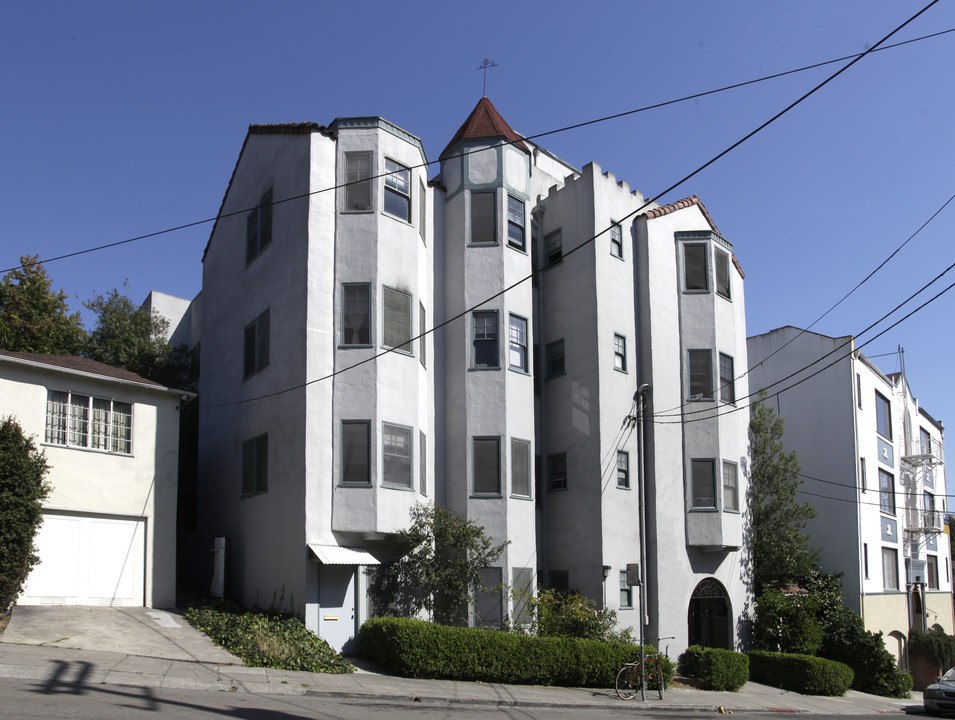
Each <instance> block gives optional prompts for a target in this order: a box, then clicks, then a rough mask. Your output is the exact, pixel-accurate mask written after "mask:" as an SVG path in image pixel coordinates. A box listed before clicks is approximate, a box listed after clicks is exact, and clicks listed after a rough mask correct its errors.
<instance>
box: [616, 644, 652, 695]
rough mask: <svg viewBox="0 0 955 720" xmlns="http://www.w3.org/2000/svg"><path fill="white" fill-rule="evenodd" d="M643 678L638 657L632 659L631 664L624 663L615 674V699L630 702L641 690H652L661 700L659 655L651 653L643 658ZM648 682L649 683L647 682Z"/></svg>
mask: <svg viewBox="0 0 955 720" xmlns="http://www.w3.org/2000/svg"><path fill="white" fill-rule="evenodd" d="M643 671H644V673H643V676H641V675H640V656H639V655H637V656H636V657H634V659H633V661H632V662H628V663H624V664H623V667H621V668H620V670H619V671H618V672H617V679H616V681H615V682H614V687H615V688H616V690H617V697H619V698H620V699H621V700H632V699H633V698H634V696H635V695H636V694H637V691H638V690H640V689H641V688H653V687H655V689H656V691H657V692H658V693H659V694H660V699H661V700H662V699H663V689H664V688H663V667H662V666H661V664H660V653H651V654H649V655H646V656H644V658H643ZM647 681H649V682H647Z"/></svg>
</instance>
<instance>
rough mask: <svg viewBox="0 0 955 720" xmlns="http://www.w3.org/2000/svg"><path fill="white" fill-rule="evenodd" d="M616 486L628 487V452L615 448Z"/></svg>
mask: <svg viewBox="0 0 955 720" xmlns="http://www.w3.org/2000/svg"><path fill="white" fill-rule="evenodd" d="M617 487H618V488H629V487H630V453H628V452H626V451H625V450H617Z"/></svg>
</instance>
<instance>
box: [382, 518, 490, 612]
mask: <svg viewBox="0 0 955 720" xmlns="http://www.w3.org/2000/svg"><path fill="white" fill-rule="evenodd" d="M398 538H399V540H400V541H402V542H404V543H405V544H406V545H407V547H408V551H407V552H406V553H405V554H404V555H403V556H402V557H400V558H398V559H397V560H394V561H392V562H389V563H385V564H383V565H380V566H379V567H377V568H375V569H374V570H370V571H369V574H370V576H371V582H370V584H369V588H368V594H369V595H370V597H371V600H372V603H373V604H374V606H375V609H376V611H377V612H378V613H380V614H385V615H396V616H398V617H415V616H416V615H418V614H419V613H420V612H422V611H425V612H427V613H428V614H429V615H430V616H431V618H432V619H433V620H434V622H437V623H440V624H442V625H458V624H463V623H464V622H465V620H466V618H467V609H468V606H469V605H470V603H471V602H472V601H473V598H474V592H475V589H476V588H479V587H480V586H481V575H480V571H481V569H482V568H486V567H490V566H492V565H493V564H494V562H495V561H496V560H497V559H498V558H499V557H500V556H501V553H502V552H503V551H504V548H505V546H506V545H507V543H503V544H501V545H494V544H493V543H492V542H491V539H490V538H489V537H488V536H487V535H486V534H485V532H484V528H483V527H481V526H480V525H478V524H477V523H475V522H474V521H473V520H465V519H463V518H461V517H459V516H458V515H456V514H455V513H453V512H451V511H450V510H447V509H446V508H443V507H440V506H433V507H432V506H426V505H416V506H415V507H414V508H412V509H411V525H410V526H409V527H408V528H407V529H405V530H401V531H399V532H398Z"/></svg>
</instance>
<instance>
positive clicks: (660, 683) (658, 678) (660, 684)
mask: <svg viewBox="0 0 955 720" xmlns="http://www.w3.org/2000/svg"><path fill="white" fill-rule="evenodd" d="M653 678H654V680H655V681H656V683H657V692H658V693H660V699H661V700H662V699H663V668H661V667H660V665H659V663H658V664H657V668H656V672H654V673H653Z"/></svg>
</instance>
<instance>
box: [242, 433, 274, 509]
mask: <svg viewBox="0 0 955 720" xmlns="http://www.w3.org/2000/svg"><path fill="white" fill-rule="evenodd" d="M268 489H269V434H268V433H263V434H261V435H258V436H256V437H254V438H252V439H251V440H246V441H245V442H243V443H242V494H243V495H255V494H257V493H263V492H266V491H267V490H268Z"/></svg>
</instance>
